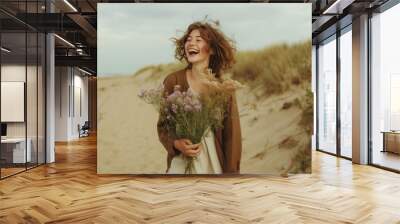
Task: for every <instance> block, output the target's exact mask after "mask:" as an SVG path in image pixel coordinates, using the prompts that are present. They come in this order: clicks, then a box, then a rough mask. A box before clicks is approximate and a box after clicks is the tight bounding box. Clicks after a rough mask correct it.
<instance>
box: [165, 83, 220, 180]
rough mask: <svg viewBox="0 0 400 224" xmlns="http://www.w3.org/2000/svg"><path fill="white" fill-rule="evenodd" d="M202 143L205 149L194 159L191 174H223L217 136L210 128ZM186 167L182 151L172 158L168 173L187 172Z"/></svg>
mask: <svg viewBox="0 0 400 224" xmlns="http://www.w3.org/2000/svg"><path fill="white" fill-rule="evenodd" d="M191 91H192V92H194V91H193V90H191ZM201 144H202V146H203V149H202V150H201V151H200V153H199V155H198V156H197V157H195V159H194V160H193V163H192V169H191V174H221V173H222V168H221V164H220V162H219V159H218V155H217V150H216V147H215V136H214V132H213V131H211V129H210V128H208V129H207V130H206V132H205V134H204V135H203V137H202V139H201ZM185 169H186V160H185V158H184V156H183V154H182V153H181V154H179V155H177V156H175V157H174V158H173V159H172V161H171V166H170V168H169V169H168V171H167V174H185Z"/></svg>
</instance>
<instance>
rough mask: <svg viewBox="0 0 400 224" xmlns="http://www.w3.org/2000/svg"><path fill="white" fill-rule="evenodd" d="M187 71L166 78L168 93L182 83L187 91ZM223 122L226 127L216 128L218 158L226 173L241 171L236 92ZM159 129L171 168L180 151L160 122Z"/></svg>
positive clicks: (240, 136) (165, 86)
mask: <svg viewBox="0 0 400 224" xmlns="http://www.w3.org/2000/svg"><path fill="white" fill-rule="evenodd" d="M185 71H186V70H185V69H183V70H180V71H177V72H174V73H172V74H169V75H168V76H167V77H166V78H165V80H164V88H165V91H166V93H167V94H168V95H170V94H172V93H173V91H174V86H175V85H180V86H181V90H182V91H187V89H188V88H189V84H188V81H187V79H186V72H185ZM223 124H224V128H222V129H217V130H214V135H215V146H216V150H217V155H218V159H219V162H220V164H221V167H222V171H223V172H224V173H239V172H240V158H241V154H242V135H241V130H240V121H239V112H238V107H237V103H236V97H235V95H234V94H233V95H232V97H231V98H230V100H229V104H228V109H227V116H226V117H225V119H224V123H223ZM157 129H158V136H159V139H160V142H161V143H162V144H163V145H164V147H165V149H166V150H167V152H168V157H167V165H168V169H169V167H170V166H171V161H172V159H173V157H174V156H176V155H178V154H179V153H180V151H178V150H177V149H175V148H174V139H172V138H171V136H170V135H168V132H167V131H166V130H165V129H163V128H162V126H161V125H160V122H158V125H157Z"/></svg>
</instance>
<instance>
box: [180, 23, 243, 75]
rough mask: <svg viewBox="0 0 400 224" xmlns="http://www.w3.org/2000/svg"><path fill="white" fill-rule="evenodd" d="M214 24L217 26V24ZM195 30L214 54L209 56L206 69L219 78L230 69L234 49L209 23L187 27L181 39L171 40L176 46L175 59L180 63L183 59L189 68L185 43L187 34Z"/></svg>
mask: <svg viewBox="0 0 400 224" xmlns="http://www.w3.org/2000/svg"><path fill="white" fill-rule="evenodd" d="M215 24H216V25H217V26H218V25H219V23H218V22H216V23H215ZM196 29H197V30H199V32H200V35H201V37H202V38H203V39H204V40H205V41H206V42H207V43H208V45H209V46H210V49H211V50H212V52H214V53H213V54H212V55H210V64H209V66H208V67H209V68H210V69H211V70H212V72H213V73H215V75H216V77H217V78H220V77H221V73H222V72H223V71H226V70H228V69H230V68H231V67H232V66H233V64H234V63H235V51H236V48H235V44H234V42H233V41H232V40H231V39H229V38H228V37H226V36H225V35H224V34H223V33H222V32H221V31H220V30H219V29H218V28H216V27H213V26H212V25H211V24H210V23H207V22H194V23H192V24H190V25H189V27H188V28H187V30H186V32H185V34H184V35H183V37H181V38H174V39H173V40H174V42H175V45H176V48H175V58H176V59H178V60H180V61H182V60H183V59H185V60H186V62H187V63H188V64H189V66H191V65H190V63H189V62H188V61H187V58H186V55H185V42H186V40H187V38H188V37H189V34H190V33H191V32H192V31H193V30H196Z"/></svg>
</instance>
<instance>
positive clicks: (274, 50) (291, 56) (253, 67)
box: [231, 41, 311, 96]
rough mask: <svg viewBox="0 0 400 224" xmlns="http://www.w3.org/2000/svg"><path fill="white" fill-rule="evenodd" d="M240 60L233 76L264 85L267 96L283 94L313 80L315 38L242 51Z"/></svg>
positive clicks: (248, 82)
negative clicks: (313, 46) (313, 45)
mask: <svg viewBox="0 0 400 224" xmlns="http://www.w3.org/2000/svg"><path fill="white" fill-rule="evenodd" d="M236 61H237V62H236V64H235V66H234V67H233V68H232V71H231V73H232V78H234V79H236V80H239V81H241V82H242V83H244V84H246V85H249V86H250V87H252V89H255V88H257V87H263V91H264V96H269V95H272V94H280V93H282V92H284V91H286V90H288V89H289V88H290V87H291V86H298V85H301V84H302V83H303V82H309V81H310V80H311V41H305V42H301V43H296V44H292V45H288V44H277V45H273V46H270V47H267V48H264V49H261V50H256V51H242V52H238V53H237V56H236Z"/></svg>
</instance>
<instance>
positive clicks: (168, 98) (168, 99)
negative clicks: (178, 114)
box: [167, 93, 177, 103]
mask: <svg viewBox="0 0 400 224" xmlns="http://www.w3.org/2000/svg"><path fill="white" fill-rule="evenodd" d="M176 97H177V96H176V94H175V93H172V94H171V95H169V96H168V97H167V102H169V103H172V102H174V101H175V99H176Z"/></svg>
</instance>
